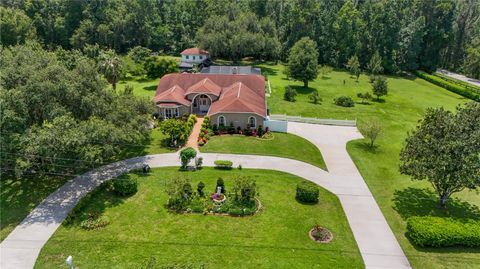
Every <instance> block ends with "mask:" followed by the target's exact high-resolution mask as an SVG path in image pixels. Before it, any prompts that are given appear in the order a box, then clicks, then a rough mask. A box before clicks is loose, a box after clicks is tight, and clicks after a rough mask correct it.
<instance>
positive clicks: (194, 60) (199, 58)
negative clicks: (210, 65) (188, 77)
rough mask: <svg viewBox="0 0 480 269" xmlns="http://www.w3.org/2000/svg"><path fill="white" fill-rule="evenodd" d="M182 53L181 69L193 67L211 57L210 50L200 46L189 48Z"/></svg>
mask: <svg viewBox="0 0 480 269" xmlns="http://www.w3.org/2000/svg"><path fill="white" fill-rule="evenodd" d="M180 54H181V55H182V60H181V62H180V68H181V69H191V68H192V67H193V66H194V65H200V64H203V63H204V62H205V61H208V60H209V59H210V55H209V54H208V51H206V50H202V49H199V48H189V49H186V50H184V51H182V53H180Z"/></svg>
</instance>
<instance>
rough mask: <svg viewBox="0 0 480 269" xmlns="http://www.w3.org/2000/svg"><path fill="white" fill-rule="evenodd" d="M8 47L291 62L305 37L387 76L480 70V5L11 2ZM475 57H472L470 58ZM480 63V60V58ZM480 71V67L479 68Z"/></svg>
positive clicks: (339, 62)
mask: <svg viewBox="0 0 480 269" xmlns="http://www.w3.org/2000/svg"><path fill="white" fill-rule="evenodd" d="M2 6H4V7H5V8H2V11H1V12H2V19H1V20H2V21H1V26H2V44H4V45H12V44H16V43H22V42H24V41H25V40H28V39H31V38H37V39H39V40H40V41H41V42H42V43H43V44H44V45H45V46H46V47H48V48H54V47H57V46H62V47H63V48H66V49H69V48H77V49H82V48H83V46H85V45H86V44H99V45H100V46H101V47H102V48H110V49H114V50H116V51H117V52H118V53H126V52H127V51H128V49H129V48H132V47H135V46H143V47H147V48H150V49H152V50H153V51H158V52H160V53H166V54H178V53H179V52H180V51H181V50H183V49H185V48H187V47H191V46H196V45H200V46H201V47H203V48H205V49H208V50H210V52H211V53H212V54H213V55H214V56H217V57H222V58H227V59H231V60H239V59H240V58H242V57H249V56H250V57H254V58H255V59H265V60H277V59H281V60H285V59H286V57H287V55H288V51H289V49H290V48H291V47H292V46H293V44H295V43H296V42H297V41H298V40H300V39H301V38H302V37H310V38H311V39H312V40H314V41H315V42H316V44H317V46H318V48H317V49H318V51H319V55H318V57H319V59H318V60H319V62H320V63H321V64H329V65H332V66H336V67H344V66H345V64H346V63H347V60H348V59H349V58H350V57H352V56H353V55H357V56H358V58H359V61H360V64H361V65H362V67H366V65H367V63H368V62H369V61H370V59H371V58H372V56H373V55H374V54H375V53H378V54H379V55H380V57H381V59H382V66H383V70H384V71H385V72H387V73H394V72H397V71H399V70H415V69H419V68H420V69H424V70H426V71H433V70H435V69H436V68H437V67H439V66H443V67H447V68H449V69H451V70H463V71H465V72H466V73H469V74H476V73H478V70H479V68H478V66H479V65H480V59H479V55H480V52H479V44H480V38H479V36H480V30H479V29H480V19H479V17H480V15H479V14H480V2H479V1H477V0H343V1H342V0H241V1H240V0H238V1H234V0H198V1H193V0H177V1H173V0H172V1H163V0H150V1H148V0H144V1H129V0H111V1H103V0H93V1H80V0H65V1H54V0H26V1H19V0H5V1H2ZM466 55H469V57H466ZM472 57H473V58H472ZM475 70H477V71H475Z"/></svg>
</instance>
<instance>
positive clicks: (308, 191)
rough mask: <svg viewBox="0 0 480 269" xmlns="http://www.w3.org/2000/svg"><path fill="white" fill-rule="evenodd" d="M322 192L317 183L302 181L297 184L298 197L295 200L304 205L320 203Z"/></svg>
mask: <svg viewBox="0 0 480 269" xmlns="http://www.w3.org/2000/svg"><path fill="white" fill-rule="evenodd" d="M319 194H320V190H319V189H318V186H317V185H315V183H312V182H310V181H302V182H300V183H298V184H297V195H296V196H295V198H297V200H299V201H300V202H304V203H318V196H319Z"/></svg>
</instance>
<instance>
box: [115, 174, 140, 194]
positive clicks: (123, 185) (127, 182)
mask: <svg viewBox="0 0 480 269" xmlns="http://www.w3.org/2000/svg"><path fill="white" fill-rule="evenodd" d="M137 185H138V184H137V180H136V179H131V178H116V179H114V180H113V191H114V192H115V193H116V194H118V195H120V196H128V195H131V194H134V193H136V192H137V190H138V186H137Z"/></svg>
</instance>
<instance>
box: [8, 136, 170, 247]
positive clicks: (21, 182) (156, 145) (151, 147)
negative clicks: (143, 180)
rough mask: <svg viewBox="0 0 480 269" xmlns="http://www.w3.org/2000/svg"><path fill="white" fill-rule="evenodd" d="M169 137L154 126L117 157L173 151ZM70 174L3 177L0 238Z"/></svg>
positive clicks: (123, 157) (119, 158) (67, 178)
mask: <svg viewBox="0 0 480 269" xmlns="http://www.w3.org/2000/svg"><path fill="white" fill-rule="evenodd" d="M166 139H167V136H165V135H163V134H162V133H161V132H160V130H159V129H158V128H157V129H154V130H152V132H151V135H150V139H147V140H145V141H143V143H142V144H139V145H131V146H128V147H127V148H126V149H125V150H124V151H123V152H122V153H121V154H119V155H118V156H117V157H116V158H115V159H114V160H112V161H115V160H123V159H127V158H131V157H135V156H143V155H148V154H159V153H169V152H174V151H175V149H171V148H168V146H166V141H165V140H166ZM69 179H70V177H23V178H11V177H8V178H2V180H0V194H1V196H0V199H1V200H0V201H1V202H0V241H2V240H3V239H5V237H7V235H8V234H9V233H10V232H11V231H12V230H13V229H14V228H15V226H16V225H18V224H19V223H20V222H21V221H22V220H23V219H24V218H25V217H26V216H27V215H28V214H29V213H30V211H31V210H32V209H33V208H35V207H36V206H37V205H38V204H39V203H40V202H41V201H42V200H43V199H45V198H46V197H47V196H48V195H49V194H50V193H52V192H53V191H55V190H56V189H57V188H59V187H60V186H62V185H63V184H64V183H65V182H66V181H67V180H69Z"/></svg>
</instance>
